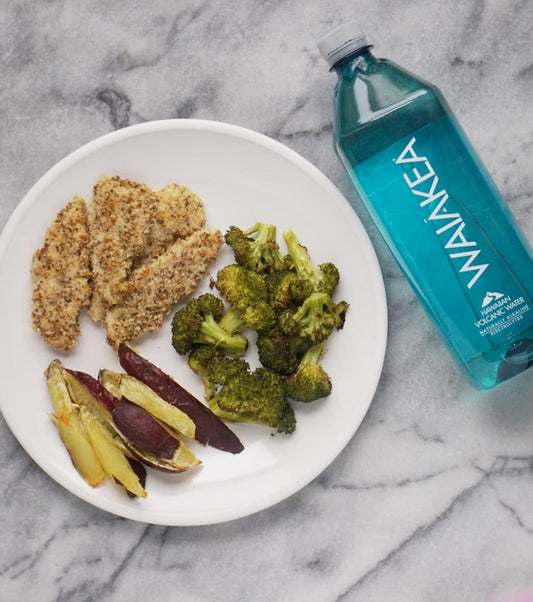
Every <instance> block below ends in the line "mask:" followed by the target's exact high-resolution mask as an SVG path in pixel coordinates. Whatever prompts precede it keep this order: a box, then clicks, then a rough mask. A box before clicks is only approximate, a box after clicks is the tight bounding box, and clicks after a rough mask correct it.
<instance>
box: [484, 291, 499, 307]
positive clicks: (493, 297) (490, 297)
mask: <svg viewBox="0 0 533 602" xmlns="http://www.w3.org/2000/svg"><path fill="white" fill-rule="evenodd" d="M502 297H503V295H502V293H496V292H490V291H487V292H486V293H485V298H484V299H483V303H482V304H481V307H487V305H490V304H491V303H494V301H497V300H498V299H501V298H502Z"/></svg>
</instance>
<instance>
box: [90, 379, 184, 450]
mask: <svg viewBox="0 0 533 602" xmlns="http://www.w3.org/2000/svg"><path fill="white" fill-rule="evenodd" d="M98 380H99V381H100V382H101V383H102V385H104V387H106V389H108V390H109V391H110V392H111V393H113V395H115V397H125V398H126V399H127V400H128V401H131V402H133V403H134V404H135V405H138V406H140V407H141V408H143V409H145V410H146V411H147V412H148V413H149V414H151V415H152V416H153V417H154V418H156V419H157V420H159V421H161V422H163V423H164V424H166V425H168V426H169V427H171V428H172V429H173V430H174V431H176V432H177V433H180V434H182V435H184V436H185V437H188V438H189V439H194V438H195V433H196V426H195V424H194V422H193V421H192V420H191V419H190V418H189V416H188V415H187V414H185V412H183V411H182V410H180V409H179V408H178V407H176V406H174V405H172V404H170V403H168V402H167V401H165V400H164V399H162V398H161V397H160V396H159V395H158V394H157V393H156V392H155V391H154V390H153V389H151V388H150V387H148V386H147V385H145V384H144V383H143V382H141V381H140V380H138V379H137V378H135V377H133V376H130V375H129V374H120V373H118V372H113V371H112V370H100V374H99V375H98Z"/></svg>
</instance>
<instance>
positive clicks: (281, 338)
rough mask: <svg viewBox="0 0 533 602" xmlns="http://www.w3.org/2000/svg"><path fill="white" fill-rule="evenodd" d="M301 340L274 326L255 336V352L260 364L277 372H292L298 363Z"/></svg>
mask: <svg viewBox="0 0 533 602" xmlns="http://www.w3.org/2000/svg"><path fill="white" fill-rule="evenodd" d="M301 347H302V341H301V340H300V339H299V338H298V337H296V336H290V335H287V334H285V333H284V332H283V331H282V330H281V328H279V327H275V328H273V329H272V330H269V331H268V332H262V333H259V335H258V336H257V353H258V356H259V360H260V362H261V364H262V365H263V366H264V367H265V368H268V369H269V370H272V371H274V372H277V373H278V374H292V373H293V372H294V371H295V370H296V368H297V367H298V365H299V363H300V358H301V353H300V349H301Z"/></svg>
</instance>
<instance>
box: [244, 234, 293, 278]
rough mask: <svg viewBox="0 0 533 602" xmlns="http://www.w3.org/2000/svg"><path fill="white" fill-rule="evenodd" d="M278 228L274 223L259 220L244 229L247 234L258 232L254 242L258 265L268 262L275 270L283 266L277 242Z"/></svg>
mask: <svg viewBox="0 0 533 602" xmlns="http://www.w3.org/2000/svg"><path fill="white" fill-rule="evenodd" d="M276 230H277V229H276V226H274V225H273V224H265V223H263V222H257V223H256V224H255V225H254V226H252V227H251V228H248V230H244V231H243V234H244V235H245V236H249V235H250V234H256V237H255V239H254V242H253V243H252V249H253V251H252V254H253V257H254V259H255V261H256V262H257V265H258V266H261V265H262V264H266V265H267V266H270V268H271V269H274V270H280V269H281V268H282V267H283V258H282V257H281V255H280V253H279V249H278V246H277V244H276Z"/></svg>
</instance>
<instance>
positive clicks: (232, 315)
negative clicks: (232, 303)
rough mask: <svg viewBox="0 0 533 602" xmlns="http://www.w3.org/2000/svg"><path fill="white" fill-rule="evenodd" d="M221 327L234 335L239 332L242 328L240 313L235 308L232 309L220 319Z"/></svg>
mask: <svg viewBox="0 0 533 602" xmlns="http://www.w3.org/2000/svg"><path fill="white" fill-rule="evenodd" d="M220 326H221V327H222V328H223V329H224V330H227V331H228V332H230V333H232V334H233V333H234V332H237V330H239V328H240V327H241V326H242V320H241V315H240V312H238V311H237V310H236V309H234V308H233V307H230V308H229V309H228V311H227V312H226V313H225V314H224V315H223V316H222V318H221V319H220Z"/></svg>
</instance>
